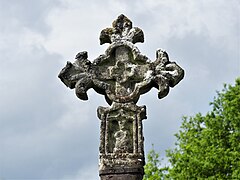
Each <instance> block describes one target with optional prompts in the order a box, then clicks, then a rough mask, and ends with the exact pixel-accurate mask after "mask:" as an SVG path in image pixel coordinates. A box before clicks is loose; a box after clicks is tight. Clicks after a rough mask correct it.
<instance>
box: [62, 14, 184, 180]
mask: <svg viewBox="0 0 240 180" xmlns="http://www.w3.org/2000/svg"><path fill="white" fill-rule="evenodd" d="M137 42H144V34H143V31H142V30H141V29H140V28H137V27H132V22H131V21H130V20H129V19H128V18H127V17H126V16H124V15H120V16H119V17H118V18H117V19H116V20H115V21H113V23H112V27H111V28H106V29H104V30H102V31H101V34H100V44H104V43H109V44H110V45H109V47H108V48H107V50H106V51H105V53H104V54H102V55H100V56H99V57H97V58H96V59H95V60H93V61H90V60H88V53H87V52H86V51H83V52H80V53H78V54H77V55H76V58H75V59H76V60H75V61H74V62H73V63H71V62H67V65H66V66H65V67H64V68H63V69H62V71H61V72H60V74H59V76H58V77H59V78H60V79H61V81H62V82H63V83H64V84H65V85H66V86H67V87H69V88H71V89H75V93H76V95H77V97H78V98H79V99H81V100H87V99H88V95H87V91H88V90H89V89H90V88H93V89H94V90H95V91H96V92H97V93H99V94H102V95H104V96H105V99H106V101H107V102H108V104H109V105H110V107H101V106H100V107H99V108H98V110H97V114H98V117H99V119H100V120H101V129H100V160H99V161H100V163H99V172H100V177H101V179H102V180H104V179H110V176H111V177H114V178H115V179H117V178H119V177H123V179H138V180H139V179H142V176H143V166H144V147H143V134H142V120H143V119H146V107H145V106H137V105H136V103H137V101H138V99H139V97H140V95H141V94H144V93H146V92H148V91H149V90H150V89H151V88H153V87H154V88H157V89H158V98H159V99H161V98H163V97H165V96H167V94H168V93H169V89H170V87H174V86H175V85H176V84H178V83H179V82H180V81H181V80H182V79H183V76H184V70H183V69H182V68H181V67H180V66H178V65H177V64H176V63H175V62H171V61H170V60H169V57H168V54H167V52H166V51H164V50H162V49H158V50H157V51H156V59H155V61H151V60H150V59H149V58H148V57H146V56H145V55H143V54H141V53H140V51H139V50H138V48H137V47H136V46H135V43H137ZM124 177H125V178H124Z"/></svg>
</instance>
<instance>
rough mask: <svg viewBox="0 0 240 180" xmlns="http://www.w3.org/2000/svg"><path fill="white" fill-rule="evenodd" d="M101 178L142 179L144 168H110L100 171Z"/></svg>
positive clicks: (119, 179) (115, 179)
mask: <svg viewBox="0 0 240 180" xmlns="http://www.w3.org/2000/svg"><path fill="white" fill-rule="evenodd" d="M99 174H100V175H99V176H100V179H101V180H142V179H143V174H144V170H143V168H140V167H139V168H130V167H128V168H126V167H124V168H123V167H122V168H120V167H118V168H109V169H105V170H103V171H100V172H99Z"/></svg>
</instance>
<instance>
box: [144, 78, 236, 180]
mask: <svg viewBox="0 0 240 180" xmlns="http://www.w3.org/2000/svg"><path fill="white" fill-rule="evenodd" d="M210 105H212V110H211V111H210V112H208V113H207V114H206V115H205V116H203V115H202V114H200V113H198V114H196V115H195V116H193V117H183V123H182V125H181V128H180V131H179V132H178V133H177V134H176V135H175V136H176V137H177V142H176V148H175V149H173V150H168V151H167V157H168V158H169V162H170V164H171V165H170V167H169V168H168V173H167V177H168V178H169V179H180V180H181V179H210V180H211V179H214V180H215V179H217V180H219V179H227V180H228V179H240V78H239V79H237V80H236V84H235V85H234V86H231V85H224V89H223V90H222V91H221V92H217V97H215V98H214V101H213V102H212V103H210ZM150 155H151V154H150ZM153 157H154V156H153ZM155 158H156V157H155ZM147 165H148V163H147ZM148 174H150V173H149V172H148Z"/></svg>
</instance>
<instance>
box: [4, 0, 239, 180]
mask: <svg viewBox="0 0 240 180" xmlns="http://www.w3.org/2000/svg"><path fill="white" fill-rule="evenodd" d="M239 12H240V2H239V1H238V0H185V1H178V0H138V1H130V0H104V1H103V0H102V1H99V0H92V1H90V0H36V1H35V0H0V60H1V61H0V179H1V180H3V179H4V180H8V179H22V180H25V179H46V180H51V179H58V180H60V179H62V180H63V179H69V180H77V179H78V180H79V179H80V180H96V179H98V146H99V125H100V122H99V120H98V118H97V116H96V109H97V107H98V106H100V105H101V106H107V103H106V102H105V100H104V97H103V96H101V95H98V94H97V93H95V92H94V91H93V90H90V91H89V100H88V101H80V100H79V99H77V97H76V96H75V93H74V91H73V90H70V89H68V88H67V87H65V86H64V84H63V83H62V82H61V81H60V80H59V79H58V78H57V75H58V73H59V71H60V70H61V69H62V67H64V66H65V64H66V61H67V60H70V61H74V57H75V55H76V54H77V53H78V52H80V51H84V50H86V51H88V55H89V59H90V60H93V59H95V58H96V57H97V56H98V55H100V54H103V53H104V51H105V49H106V48H107V47H108V45H102V46H100V45H99V34H100V31H101V30H102V29H104V28H106V27H111V23H112V21H113V20H115V19H116V18H117V16H118V15H120V14H122V13H123V14H125V15H126V16H127V17H128V18H129V19H131V20H132V22H133V26H136V27H139V28H141V29H142V30H143V31H144V35H145V42H144V43H143V44H141V43H138V44H136V45H137V47H138V48H139V49H140V51H141V53H142V54H145V55H146V56H148V57H149V58H150V59H152V60H155V52H156V50H157V49H158V48H163V49H165V50H166V51H167V52H168V54H169V56H170V59H171V61H176V62H177V63H178V64H179V65H180V66H181V67H182V68H183V69H184V70H185V72H186V74H185V78H184V79H183V80H182V81H181V82H180V83H179V84H178V85H177V86H176V87H174V88H173V89H171V91H170V93H169V95H168V96H167V97H165V98H164V99H162V100H159V99H158V98H157V90H155V89H153V90H151V91H150V92H149V93H147V94H145V95H143V96H142V97H141V98H140V101H139V102H138V105H146V106H147V116H148V119H147V120H144V136H145V153H147V152H148V151H149V150H150V149H151V144H152V143H153V144H154V145H155V149H156V151H158V152H160V153H161V156H162V157H164V152H165V150H166V149H168V148H173V147H174V142H175V138H174V134H175V133H177V132H178V130H179V126H180V124H181V117H182V116H183V115H194V114H195V113H197V112H202V113H203V114H205V113H206V112H207V111H209V110H210V107H209V102H210V101H212V100H213V97H214V96H215V95H216V93H215V92H216V90H221V89H222V85H223V83H230V84H233V83H234V81H235V79H236V77H237V76H239V74H240V55H239V51H240V45H239V41H240V40H239V39H240V19H239V17H240V14H239Z"/></svg>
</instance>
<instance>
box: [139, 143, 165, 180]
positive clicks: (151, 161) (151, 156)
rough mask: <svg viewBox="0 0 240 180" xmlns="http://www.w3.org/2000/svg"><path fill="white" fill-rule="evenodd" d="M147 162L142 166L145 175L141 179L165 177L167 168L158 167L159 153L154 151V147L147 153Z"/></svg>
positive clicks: (149, 179) (158, 179) (155, 179)
mask: <svg viewBox="0 0 240 180" xmlns="http://www.w3.org/2000/svg"><path fill="white" fill-rule="evenodd" d="M147 161H148V162H147V164H146V165H145V166H144V172H145V175H144V177H143V180H161V179H163V178H164V177H165V172H166V171H167V168H160V166H161V162H160V160H159V154H158V153H157V152H155V150H154V148H152V150H150V151H149V153H148V155H147Z"/></svg>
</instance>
